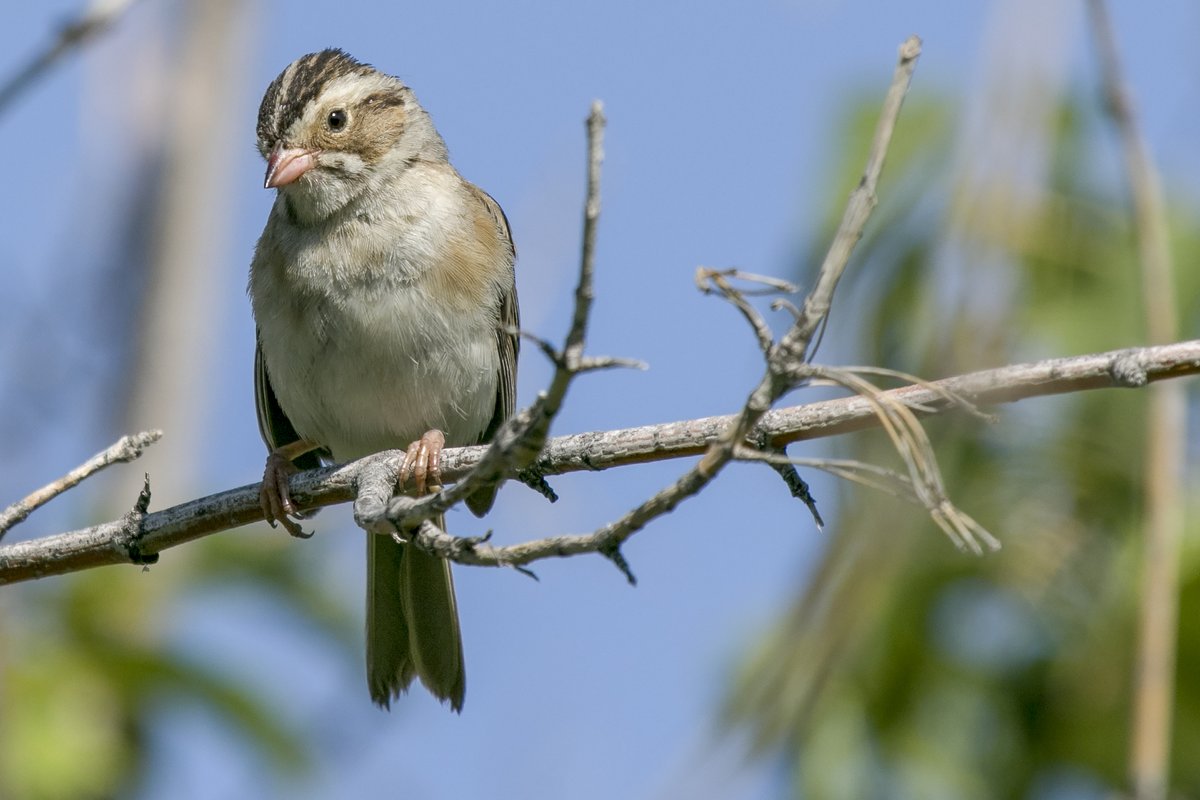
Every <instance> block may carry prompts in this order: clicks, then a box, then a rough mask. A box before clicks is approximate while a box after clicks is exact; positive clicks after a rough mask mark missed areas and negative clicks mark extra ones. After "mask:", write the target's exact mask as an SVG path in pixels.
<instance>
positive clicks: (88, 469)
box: [0, 431, 162, 539]
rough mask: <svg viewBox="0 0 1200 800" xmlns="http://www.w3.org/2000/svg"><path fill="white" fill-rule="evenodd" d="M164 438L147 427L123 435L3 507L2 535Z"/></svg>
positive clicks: (139, 454) (0, 536)
mask: <svg viewBox="0 0 1200 800" xmlns="http://www.w3.org/2000/svg"><path fill="white" fill-rule="evenodd" d="M161 438H162V431H143V432H141V433H135V434H133V435H130V436H123V437H121V439H120V440H119V441H118V442H117V443H116V444H114V445H112V446H110V447H109V448H108V449H107V450H104V451H102V452H100V453H97V454H96V455H94V456H92V457H91V458H89V459H88V460H87V461H85V462H83V463H82V464H80V465H79V466H78V467H76V468H75V469H73V470H71V471H70V472H68V473H67V474H66V475H64V476H62V477H61V478H59V479H58V480H56V481H54V482H52V483H48V484H46V485H45V486H43V487H42V488H40V489H38V490H37V491H36V492H33V493H32V494H30V495H29V496H28V497H26V498H25V499H24V500H19V501H17V502H16V503H13V504H12V505H10V506H9V507H8V508H6V509H4V510H3V511H0V539H3V538H4V534H6V533H8V530H9V528H11V527H13V526H14V525H19V524H20V523H21V522H23V521H24V520H25V518H26V517H28V516H29V515H30V514H32V513H33V512H34V511H37V510H38V509H39V508H41V507H42V506H44V505H45V504H46V503H49V502H50V501H51V500H53V499H54V498H55V497H58V496H59V495H60V494H62V493H63V492H65V491H67V490H68V489H73V488H74V487H76V486H78V485H79V484H80V483H82V482H83V481H85V480H87V479H88V478H90V477H91V476H93V475H95V474H96V473H97V472H99V471H100V470H102V469H104V468H105V467H108V466H111V465H113V464H117V463H128V462H130V461H133V460H134V459H137V458H139V457H140V456H141V455H142V451H143V450H145V449H146V448H147V447H149V446H150V445H152V444H154V443H155V442H157V441H158V440H159V439H161Z"/></svg>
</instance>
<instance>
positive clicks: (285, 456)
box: [258, 439, 321, 539]
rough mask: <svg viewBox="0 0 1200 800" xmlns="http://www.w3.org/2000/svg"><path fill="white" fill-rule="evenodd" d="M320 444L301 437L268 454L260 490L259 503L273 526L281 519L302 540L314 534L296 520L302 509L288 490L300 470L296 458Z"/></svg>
mask: <svg viewBox="0 0 1200 800" xmlns="http://www.w3.org/2000/svg"><path fill="white" fill-rule="evenodd" d="M320 446H321V445H319V444H317V443H316V442H310V441H309V440H307V439H301V440H299V441H296V442H292V443H291V444H285V445H283V446H282V447H276V448H275V449H274V450H272V451H271V452H270V454H268V455H267V465H266V467H265V468H264V469H263V479H262V486H261V487H260V488H259V490H258V504H259V505H260V506H262V512H263V517H265V518H266V520H267V523H268V524H269V525H270V526H271V527H272V528H274V527H275V523H276V522H279V523H281V524H282V525H283V527H284V530H286V531H287V532H288V533H290V534H291V535H292V536H298V537H300V538H301V539H307V538H309V537H310V536H312V534H311V533H305V532H304V529H303V528H301V527H300V523H298V522H296V521H295V520H293V519H292V517H299V516H300V512H299V511H297V510H296V505H295V503H293V502H292V496H291V493H290V491H289V490H288V478H290V477H291V476H292V475H295V474H296V473H297V472H298V471H299V470H297V469H296V465H295V464H293V463H292V460H293V459H296V458H299V457H300V456H302V455H304V454H305V453H308V452H311V451H313V450H316V449H317V448H318V447H320Z"/></svg>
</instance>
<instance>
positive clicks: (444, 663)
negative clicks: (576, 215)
mask: <svg viewBox="0 0 1200 800" xmlns="http://www.w3.org/2000/svg"><path fill="white" fill-rule="evenodd" d="M256 133H257V146H258V150H259V153H260V154H261V155H262V157H263V158H264V159H265V160H266V162H267V169H266V178H265V180H264V186H265V188H267V189H273V190H275V198H274V203H273V205H272V206H271V210H270V213H269V215H268V217H267V221H266V225H265V227H264V228H263V232H262V235H261V237H260V238H259V240H258V243H257V245H256V247H255V250H254V255H253V258H252V260H251V264H250V276H249V283H248V293H249V295H250V301H251V306H252V309H253V314H254V320H255V324H256V334H257V336H256V352H255V359H254V384H255V406H256V409H257V413H258V423H259V430H260V432H261V434H262V438H263V440H264V442H265V443H266V445H267V449H268V456H267V460H266V466H265V469H264V473H263V482H262V489H261V492H260V502H261V505H262V508H263V515H264V517H265V518H266V520H267V521H268V522H269V523H270V524H271V525H272V527H274V526H275V524H276V523H280V524H282V525H283V527H284V528H285V529H287V530H288V532H289V533H291V534H293V535H296V536H307V535H310V534H306V533H305V532H304V530H303V529H302V527H301V525H300V523H299V520H300V519H301V518H303V517H304V516H306V514H305V511H304V509H300V508H297V506H296V504H295V503H294V502H293V501H292V499H291V497H290V495H289V492H288V483H287V479H288V477H289V476H290V475H291V474H293V473H295V472H296V471H297V470H299V469H309V468H312V467H316V466H318V465H319V464H321V463H323V462H326V461H330V460H332V461H336V462H345V461H350V460H353V459H357V458H360V457H363V456H366V455H369V454H371V453H376V452H379V451H381V450H388V449H403V450H404V451H405V454H404V458H403V461H402V464H401V467H400V472H399V480H398V483H399V484H400V486H401V487H405V486H406V485H407V484H408V483H409V481H410V479H411V482H412V488H414V489H415V490H416V492H417V493H424V492H426V491H429V490H432V489H434V488H437V486H438V485H439V484H440V471H439V465H440V454H441V451H442V448H443V447H454V446H463V445H473V444H482V443H486V442H488V441H490V440H491V439H492V437H493V436H494V434H495V433H496V431H497V430H498V429H499V428H500V426H501V425H503V423H504V422H505V420H506V419H507V418H508V417H509V416H511V415H512V412H513V407H514V400H515V391H516V369H517V356H518V352H519V339H518V335H517V331H518V329H519V325H520V313H519V308H518V305H517V292H516V277H515V272H514V262H515V260H516V249H515V247H514V246H513V239H512V235H511V232H510V229H509V224H508V220H507V218H506V217H505V215H504V212H503V211H502V210H501V208H500V205H499V204H498V203H497V202H496V201H495V200H494V199H492V197H491V196H490V195H488V194H487V193H486V192H484V191H483V190H482V189H480V188H478V187H477V186H475V185H474V184H472V183H470V182H468V181H467V180H466V179H464V178H463V177H462V176H461V175H460V174H459V173H458V171H457V170H456V169H455V168H454V167H453V166H452V165H451V164H450V161H449V156H448V153H447V149H446V144H445V142H444V140H443V139H442V137H441V135H440V134H439V133H438V131H437V129H436V128H435V127H434V124H433V121H432V120H431V118H430V116H429V114H428V113H427V112H426V110H425V109H424V108H423V107H422V106H421V105H420V104H419V103H418V102H417V99H416V97H415V95H414V93H413V91H412V89H411V88H410V87H409V86H407V85H406V84H405V83H404V82H403V81H401V80H400V79H399V78H397V77H395V76H392V75H388V74H385V73H384V72H381V71H380V70H378V69H376V68H375V67H373V66H371V65H370V64H367V63H363V62H360V61H358V60H357V59H355V58H354V57H353V56H351V55H349V54H348V53H346V52H345V51H344V50H341V49H336V48H330V49H326V50H322V51H320V52H315V53H310V54H308V55H305V56H302V57H300V58H298V59H296V60H295V61H294V62H292V63H291V64H290V65H289V66H287V67H286V68H285V69H284V70H283V71H282V72H281V73H280V74H279V76H278V77H276V78H275V79H274V80H273V81H272V82H271V84H270V85H269V86H268V87H267V90H266V92H265V93H264V95H263V99H262V103H261V105H260V107H259V113H258V122H257V128H256ZM494 494H495V489H494V488H490V489H484V490H479V491H477V492H476V493H474V494H472V495H471V496H470V497H469V498H468V499H467V505H468V507H469V508H470V509H471V511H472V512H474V513H475V514H476V515H480V516H481V515H482V514H484V513H486V512H487V510H488V509H489V508H490V506H491V505H492V501H493V499H494ZM434 521H435V523H436V524H438V526H439V527H441V528H442V529H443V530H444V529H445V524H444V519H442V518H439V519H436V520H434ZM366 666H367V685H368V688H369V690H370V694H371V698H372V700H373V701H374V702H375V703H376V704H377V705H379V706H380V707H381V708H384V709H387V708H389V707H390V704H391V702H392V701H393V700H395V699H397V698H398V697H399V696H400V695H401V694H403V693H405V692H406V691H407V690H408V687H409V686H410V684H411V683H412V682H413V680H414V679H419V680H420V682H421V683H422V684H423V685H424V686H425V687H426V688H427V689H428V690H429V691H430V692H431V693H432V694H433V695H434V696H435V697H437V698H438V699H439V700H440V701H442V702H443V703H446V702H448V703H449V704H450V707H451V708H452V709H453V710H454V711H456V712H461V710H462V705H463V698H464V696H465V692H466V671H465V667H464V663H463V646H462V634H461V629H460V625H459V618H458V608H457V601H456V598H455V594H454V583H453V578H452V575H451V572H450V564H449V562H448V561H446V560H444V559H441V558H439V557H437V556H435V555H432V554H429V553H427V552H425V551H422V550H420V549H418V548H417V547H416V546H414V545H407V544H402V543H400V542H398V541H395V540H394V539H391V538H388V537H386V536H380V535H368V536H367V611H366Z"/></svg>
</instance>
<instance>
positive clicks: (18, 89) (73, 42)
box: [0, 0, 134, 114]
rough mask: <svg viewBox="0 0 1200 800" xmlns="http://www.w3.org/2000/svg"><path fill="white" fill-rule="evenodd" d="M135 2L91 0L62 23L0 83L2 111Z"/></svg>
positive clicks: (0, 105) (129, 0)
mask: <svg viewBox="0 0 1200 800" xmlns="http://www.w3.org/2000/svg"><path fill="white" fill-rule="evenodd" d="M133 3H134V0H92V2H90V3H88V5H87V7H86V8H84V10H83V11H81V12H80V13H79V15H78V16H77V17H75V18H74V19H71V20H68V21H66V22H65V23H63V24H62V25H60V26H59V28H58V32H57V33H56V34H55V36H54V38H53V39H51V40H50V42H48V43H47V44H46V46H45V47H44V48H42V49H41V50H40V51H39V52H37V53H35V54H34V56H33V58H31V59H30V60H29V62H28V63H26V64H25V66H23V67H21V68H20V69H19V70H17V71H16V72H15V73H14V74H13V75H11V76H10V77H9V78H8V80H6V81H4V82H3V83H2V84H0V114H3V113H4V112H5V111H7V110H8V107H9V106H10V105H11V104H12V103H13V101H15V100H16V99H17V98H18V97H19V96H20V95H21V93H22V92H24V91H25V90H26V89H28V88H29V87H30V86H32V85H33V84H34V83H36V82H37V80H38V78H41V77H42V76H43V75H45V74H46V73H47V72H49V71H50V68H51V67H53V66H54V65H55V64H57V63H58V62H59V61H60V60H61V59H62V58H63V57H64V56H66V55H67V54H69V53H70V52H71V51H73V50H76V49H78V48H79V47H81V46H83V45H84V44H86V43H87V42H90V41H92V40H93V39H94V38H95V37H96V36H97V34H99V33H101V32H103V31H105V30H107V29H108V28H110V27H111V26H112V24H113V23H114V22H116V21H117V20H118V19H119V18H120V17H121V15H122V14H124V13H125V11H126V10H128V8H129V7H130V6H131V5H133Z"/></svg>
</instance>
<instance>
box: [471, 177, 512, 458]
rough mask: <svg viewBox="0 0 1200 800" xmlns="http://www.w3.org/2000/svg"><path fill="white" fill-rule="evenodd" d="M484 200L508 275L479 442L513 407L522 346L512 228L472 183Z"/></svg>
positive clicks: (491, 433) (486, 439) (486, 438)
mask: <svg viewBox="0 0 1200 800" xmlns="http://www.w3.org/2000/svg"><path fill="white" fill-rule="evenodd" d="M471 188H472V189H473V190H474V192H475V193H476V194H477V195H478V196H479V199H480V200H481V201H483V204H484V206H485V207H486V208H487V210H488V213H489V214H490V215H491V217H492V219H493V220H494V221H495V223H496V229H497V230H498V231H499V233H500V236H501V238H502V239H503V241H504V244H505V245H506V248H505V251H506V252H507V254H508V275H507V276H506V280H505V285H504V290H503V292H502V293H501V295H500V309H499V315H498V319H499V325H497V326H496V349H497V351H498V352H499V354H500V376H499V380H498V381H497V382H496V408H495V411H494V413H493V414H492V420H491V422H489V423H488V426H487V428H486V429H484V433H483V437H482V438H481V440H480V441H481V442H490V441H491V440H492V437H493V436H495V435H496V431H498V430H500V426H501V425H503V424H504V423H505V422H506V421H507V420H508V418H509V417H511V416H512V414H513V411H514V410H515V409H516V403H517V355H518V354H519V352H520V350H521V337H520V336H519V335H518V334H517V330H518V329H519V328H520V327H521V309H520V307H519V306H518V305H517V285H516V278H515V272H514V268H513V263H514V262H515V261H516V257H517V251H516V247H515V246H514V245H513V240H512V232H511V231H510V230H509V227H508V218H507V217H505V216H504V210H503V209H501V208H500V204H499V203H497V202H496V201H495V200H493V199H492V197H491V196H490V195H489V194H488V193H487V192H485V191H483V190H482V189H480V188H478V187H476V186H471Z"/></svg>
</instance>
